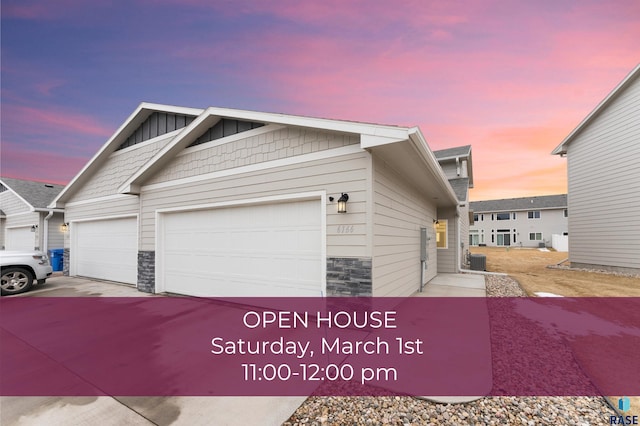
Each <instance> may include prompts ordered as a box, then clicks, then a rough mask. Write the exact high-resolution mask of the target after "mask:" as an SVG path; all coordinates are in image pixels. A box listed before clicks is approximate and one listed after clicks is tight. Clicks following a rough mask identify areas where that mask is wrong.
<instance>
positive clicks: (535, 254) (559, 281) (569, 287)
mask: <svg viewBox="0 0 640 426" xmlns="http://www.w3.org/2000/svg"><path fill="white" fill-rule="evenodd" d="M471 253H478V254H484V255H486V256H487V271H490V272H503V273H506V274H509V275H510V276H511V277H512V278H514V279H516V280H517V281H518V282H519V283H520V286H521V287H522V288H523V290H525V291H526V292H527V294H528V295H529V296H535V293H536V292H547V293H554V294H558V295H561V296H567V297H640V278H632V277H625V276H618V275H613V274H603V273H597V272H583V271H571V270H563V269H550V268H547V266H548V265H555V264H557V263H559V262H562V261H563V260H565V259H566V258H567V253H561V252H555V251H548V252H544V251H540V250H538V249H518V248H510V249H509V250H507V249H506V248H502V247H500V248H498V247H472V248H471ZM628 396H631V395H628ZM610 398H611V400H612V402H613V403H614V404H615V402H616V401H617V400H618V398H619V396H614V397H610ZM624 414H625V415H636V416H640V397H639V396H635V397H631V410H630V411H627V412H625V413H624Z"/></svg>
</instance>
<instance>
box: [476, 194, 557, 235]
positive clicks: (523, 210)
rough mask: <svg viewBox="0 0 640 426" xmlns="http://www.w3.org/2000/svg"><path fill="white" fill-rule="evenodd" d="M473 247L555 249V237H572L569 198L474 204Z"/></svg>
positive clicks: (510, 200)
mask: <svg viewBox="0 0 640 426" xmlns="http://www.w3.org/2000/svg"><path fill="white" fill-rule="evenodd" d="M471 211H472V212H473V225H471V227H470V229H469V244H470V245H472V246H480V245H483V246H489V247H499V246H505V247H506V246H515V247H539V246H540V245H541V244H544V245H545V246H546V247H551V246H552V235H554V234H555V235H560V236H566V235H568V225H567V216H568V211H567V195H566V194H562V195H544V196H536V197H522V198H506V199H502V200H487V201H472V202H471Z"/></svg>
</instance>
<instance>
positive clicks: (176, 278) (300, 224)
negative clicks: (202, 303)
mask: <svg viewBox="0 0 640 426" xmlns="http://www.w3.org/2000/svg"><path fill="white" fill-rule="evenodd" d="M162 224H163V226H162V231H161V233H162V234H161V243H160V244H161V248H160V250H161V252H162V256H161V259H160V260H159V262H160V263H161V265H160V268H162V269H161V279H162V280H164V290H165V291H167V292H172V293H180V294H188V295H192V296H219V297H234V296H320V295H321V291H322V290H323V288H322V283H323V277H322V271H323V268H322V261H323V259H322V232H321V210H320V201H319V200H310V201H297V202H286V203H278V204H261V205H251V206H242V207H232V208H219V209H210V210H198V211H189V212H179V213H166V214H163V217H162Z"/></svg>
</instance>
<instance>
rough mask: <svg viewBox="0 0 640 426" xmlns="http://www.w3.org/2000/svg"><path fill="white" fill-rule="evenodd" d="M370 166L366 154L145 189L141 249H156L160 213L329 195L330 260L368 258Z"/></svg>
mask: <svg viewBox="0 0 640 426" xmlns="http://www.w3.org/2000/svg"><path fill="white" fill-rule="evenodd" d="M370 164H371V163H370V155H369V153H368V152H366V151H364V150H363V151H360V152H357V153H352V154H347V155H341V156H337V157H331V158H324V159H320V160H315V161H305V162H300V163H294V164H289V165H285V166H280V167H274V168H265V169H262V170H256V171H251V172H246V173H238V174H230V175H226V176H220V177H215V175H214V176H213V177H211V178H207V176H206V175H205V176H203V179H199V177H198V178H197V179H195V180H194V179H186V180H183V181H182V182H181V180H180V179H178V180H176V181H175V182H169V183H168V184H160V185H157V184H156V185H148V186H142V188H141V195H140V197H141V222H140V225H141V235H142V239H141V246H140V250H148V251H153V250H155V249H156V247H155V246H156V235H155V233H156V211H157V210H162V209H169V208H184V209H185V210H186V209H188V208H189V207H193V206H203V205H211V204H216V203H233V202H234V201H237V202H238V203H242V202H243V201H244V200H251V199H260V198H265V197H279V196H285V195H288V194H302V193H308V192H317V191H326V194H327V200H326V202H327V205H326V211H327V217H326V223H327V231H326V239H327V256H328V257H329V256H334V257H370V256H371V248H370V245H369V244H368V238H367V226H366V223H367V222H366V217H367V215H366V212H367V209H368V207H367V199H368V188H369V187H370V183H369V180H368V176H369V175H370V172H369V170H370ZM342 192H346V193H348V194H349V202H348V206H347V209H348V213H347V214H339V213H337V205H336V200H337V198H339V197H340V194H341V193H342ZM330 196H332V197H334V198H335V200H334V201H333V202H330V201H329V199H328V198H329V197H330ZM345 225H347V227H346V229H347V230H348V232H347V233H344V230H345ZM341 230H342V231H343V232H341Z"/></svg>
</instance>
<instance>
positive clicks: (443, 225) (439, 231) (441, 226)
mask: <svg viewBox="0 0 640 426" xmlns="http://www.w3.org/2000/svg"><path fill="white" fill-rule="evenodd" d="M447 225H448V223H447V219H438V223H436V247H437V248H439V249H446V248H448V247H449V245H448V241H447Z"/></svg>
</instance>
